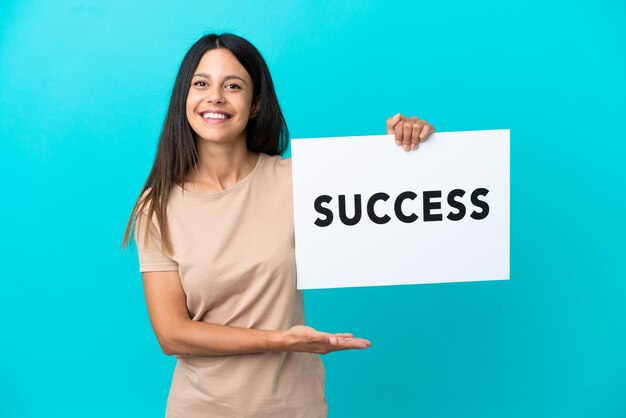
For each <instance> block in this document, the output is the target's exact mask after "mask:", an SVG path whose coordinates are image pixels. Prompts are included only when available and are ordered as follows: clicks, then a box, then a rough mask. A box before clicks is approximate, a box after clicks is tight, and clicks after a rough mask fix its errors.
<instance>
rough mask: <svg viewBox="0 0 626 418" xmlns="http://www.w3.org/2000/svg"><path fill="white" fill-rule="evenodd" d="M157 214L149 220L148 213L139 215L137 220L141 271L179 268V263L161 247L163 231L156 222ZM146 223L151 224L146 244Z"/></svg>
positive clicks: (137, 242)
mask: <svg viewBox="0 0 626 418" xmlns="http://www.w3.org/2000/svg"><path fill="white" fill-rule="evenodd" d="M155 220H156V216H154V217H153V219H152V220H151V221H148V216H147V213H146V212H144V213H143V216H140V217H138V219H137V221H136V222H135V243H136V244H137V255H138V256H139V271H140V272H142V273H143V272H145V271H171V270H178V263H177V262H176V261H174V260H173V259H172V258H170V257H169V256H167V255H165V254H164V253H163V251H162V249H161V248H162V247H161V233H160V232H159V227H158V225H157V223H156V222H155ZM146 224H148V225H149V232H148V241H147V242H145V245H144V234H145V228H146Z"/></svg>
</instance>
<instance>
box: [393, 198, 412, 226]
mask: <svg viewBox="0 0 626 418" xmlns="http://www.w3.org/2000/svg"><path fill="white" fill-rule="evenodd" d="M416 197H417V194H415V193H413V192H402V193H400V194H399V195H398V197H396V202H395V203H394V205H393V209H394V211H395V212H396V217H397V218H398V219H399V220H401V221H402V222H404V223H407V224H410V223H411V222H415V221H416V220H417V215H416V214H414V213H412V214H410V215H405V214H404V212H402V202H404V201H405V200H406V199H411V200H415V198H416Z"/></svg>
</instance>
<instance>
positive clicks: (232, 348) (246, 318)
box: [123, 34, 434, 418]
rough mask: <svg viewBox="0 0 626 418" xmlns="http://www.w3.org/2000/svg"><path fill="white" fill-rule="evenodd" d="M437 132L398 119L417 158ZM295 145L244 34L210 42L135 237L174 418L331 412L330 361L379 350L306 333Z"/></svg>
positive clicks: (394, 120) (201, 49)
mask: <svg viewBox="0 0 626 418" xmlns="http://www.w3.org/2000/svg"><path fill="white" fill-rule="evenodd" d="M433 131H434V129H433V127H432V126H431V125H429V124H428V123H426V122H424V121H421V120H419V119H417V118H415V117H413V118H407V117H404V116H402V115H400V114H397V115H395V116H393V117H391V118H389V119H388V120H387V132H388V133H389V134H395V139H396V143H397V144H398V145H401V146H402V148H403V149H404V150H407V151H408V150H411V149H416V148H417V146H418V144H419V143H420V142H421V141H423V140H425V139H426V138H427V137H428V136H429V135H430V134H431V133H432V132H433ZM287 141H288V131H287V126H286V124H285V120H284V118H283V115H282V112H281V110H280V106H279V105H278V100H277V98H276V94H275V91H274V86H273V82H272V78H271V76H270V73H269V70H268V68H267V65H266V63H265V61H264V59H263V58H262V56H261V54H260V53H259V52H258V50H257V49H256V48H255V47H254V46H253V45H251V44H250V43H249V42H248V41H246V40H245V39H243V38H241V37H238V36H235V35H232V34H223V35H215V34H211V35H207V36H204V37H202V38H200V39H199V40H198V41H197V42H196V43H195V44H194V45H193V46H192V47H191V49H190V50H189V51H188V52H187V54H186V55H185V58H184V59H183V62H182V64H181V67H180V69H179V71H178V75H177V77H176V82H175V84H174V89H173V93H172V97H171V101H170V104H169V109H168V112H167V116H166V119H165V124H164V126H163V131H162V133H161V137H160V139H159V145H158V149H157V153H156V158H155V162H154V165H153V167H152V170H151V171H150V174H149V176H148V179H147V181H146V183H145V185H144V188H143V190H142V192H141V195H140V196H139V198H138V200H137V202H136V204H135V206H134V208H133V211H132V214H131V217H130V220H129V222H128V225H127V227H126V231H125V234H124V241H123V247H125V246H127V245H128V242H129V240H130V239H131V238H130V237H131V236H132V235H133V233H134V236H135V241H136V243H137V249H138V255H139V265H140V271H141V272H142V276H143V284H144V290H145V297H146V303H147V307H148V314H149V317H150V322H151V324H152V327H153V329H154V331H155V334H156V337H157V339H158V341H159V344H160V345H161V348H162V350H163V352H164V353H165V354H167V355H174V356H175V357H176V358H177V362H176V368H175V370H174V375H173V377H172V383H171V387H170V392H169V397H168V401H167V408H166V416H167V417H181V418H193V417H290V418H295V417H325V416H326V414H327V406H326V400H325V397H324V384H325V382H324V379H325V374H324V367H323V365H322V362H321V360H320V357H319V354H325V353H328V352H331V351H337V350H346V349H364V348H367V347H369V346H370V342H369V341H368V340H365V339H362V338H357V337H354V336H353V335H352V334H348V333H340V334H330V333H326V332H319V331H316V330H315V329H313V328H310V327H307V326H305V325H304V309H303V301H302V292H300V291H297V290H296V283H295V280H296V269H295V258H294V230H293V203H292V184H291V162H290V160H289V159H282V158H281V154H282V153H283V152H284V150H285V148H286V146H287Z"/></svg>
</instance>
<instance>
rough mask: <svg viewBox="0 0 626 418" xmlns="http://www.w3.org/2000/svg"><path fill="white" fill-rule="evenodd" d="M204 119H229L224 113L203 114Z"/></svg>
mask: <svg viewBox="0 0 626 418" xmlns="http://www.w3.org/2000/svg"><path fill="white" fill-rule="evenodd" d="M202 117H203V118H205V119H227V117H226V115H224V114H222V113H213V112H206V113H203V114H202Z"/></svg>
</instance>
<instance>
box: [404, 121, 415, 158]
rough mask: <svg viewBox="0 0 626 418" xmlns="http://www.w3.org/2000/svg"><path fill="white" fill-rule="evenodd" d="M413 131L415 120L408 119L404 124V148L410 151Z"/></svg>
mask: <svg viewBox="0 0 626 418" xmlns="http://www.w3.org/2000/svg"><path fill="white" fill-rule="evenodd" d="M412 133H413V122H412V121H410V120H407V121H405V122H403V126H402V134H403V137H402V149H403V150H405V151H408V150H410V149H411V135H412Z"/></svg>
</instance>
